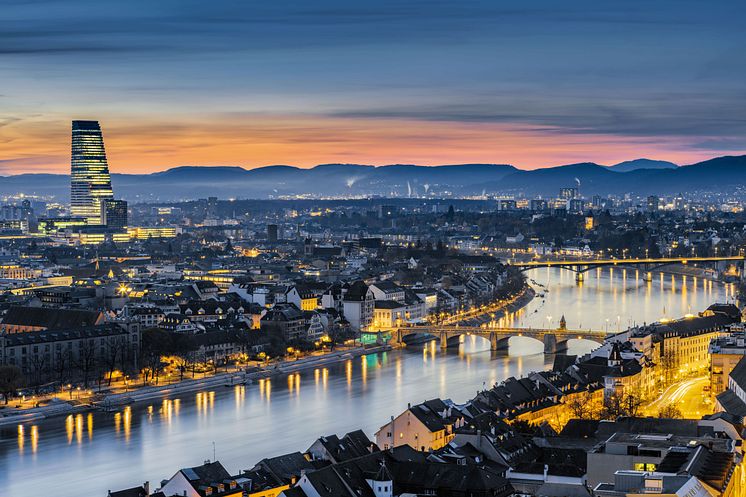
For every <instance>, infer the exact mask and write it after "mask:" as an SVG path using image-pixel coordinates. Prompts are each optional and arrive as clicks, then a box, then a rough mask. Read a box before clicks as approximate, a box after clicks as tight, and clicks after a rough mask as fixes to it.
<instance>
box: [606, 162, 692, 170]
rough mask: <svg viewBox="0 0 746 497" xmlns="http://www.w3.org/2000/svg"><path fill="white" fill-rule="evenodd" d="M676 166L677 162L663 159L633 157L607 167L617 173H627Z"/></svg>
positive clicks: (674, 167)
mask: <svg viewBox="0 0 746 497" xmlns="http://www.w3.org/2000/svg"><path fill="white" fill-rule="evenodd" d="M677 167H679V166H678V164H674V163H673V162H668V161H664V160H652V159H635V160H628V161H624V162H620V163H619V164H614V165H613V166H609V169H611V170H612V171H616V172H618V173H628V172H630V171H636V170H638V169H676V168H677Z"/></svg>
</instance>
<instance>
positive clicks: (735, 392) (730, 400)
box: [715, 358, 746, 418]
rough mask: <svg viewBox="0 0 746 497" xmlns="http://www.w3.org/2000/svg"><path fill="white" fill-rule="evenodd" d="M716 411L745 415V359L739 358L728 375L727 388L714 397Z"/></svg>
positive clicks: (742, 416) (739, 415)
mask: <svg viewBox="0 0 746 497" xmlns="http://www.w3.org/2000/svg"><path fill="white" fill-rule="evenodd" d="M716 400H717V402H716V403H715V410H716V411H725V412H727V413H728V414H732V415H734V416H738V417H740V418H744V417H746V359H745V358H741V360H740V361H738V364H736V366H735V367H734V368H733V370H732V371H731V372H730V374H729V375H728V388H727V389H726V390H725V391H723V392H721V393H720V394H719V395H718V396H717V397H716Z"/></svg>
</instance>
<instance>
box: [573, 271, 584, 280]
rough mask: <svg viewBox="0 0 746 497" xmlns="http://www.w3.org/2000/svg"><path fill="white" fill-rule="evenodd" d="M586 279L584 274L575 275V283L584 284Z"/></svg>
mask: <svg viewBox="0 0 746 497" xmlns="http://www.w3.org/2000/svg"><path fill="white" fill-rule="evenodd" d="M584 279H585V276H584V275H583V273H580V272H578V273H575V282H576V283H582V282H583V280H584Z"/></svg>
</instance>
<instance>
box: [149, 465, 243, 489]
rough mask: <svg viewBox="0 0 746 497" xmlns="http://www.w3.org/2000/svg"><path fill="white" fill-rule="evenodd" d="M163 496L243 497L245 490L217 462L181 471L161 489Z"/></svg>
mask: <svg viewBox="0 0 746 497" xmlns="http://www.w3.org/2000/svg"><path fill="white" fill-rule="evenodd" d="M160 492H161V493H163V495H180V496H185V497H208V496H215V497H242V496H243V488H242V487H240V486H239V485H238V482H237V478H234V477H232V476H231V475H230V474H229V473H228V471H226V470H225V468H224V467H223V465H222V464H220V463H219V462H217V461H215V462H213V463H211V462H209V461H208V462H206V463H205V464H203V465H202V466H197V467H194V468H184V469H180V470H179V471H178V472H177V473H176V474H175V475H174V476H172V477H171V478H170V479H169V480H168V481H167V482H166V483H165V484H164V485H163V486H162V487H161V488H160Z"/></svg>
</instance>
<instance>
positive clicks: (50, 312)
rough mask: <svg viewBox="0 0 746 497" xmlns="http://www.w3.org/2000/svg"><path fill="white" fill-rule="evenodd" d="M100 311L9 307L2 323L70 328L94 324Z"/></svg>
mask: <svg viewBox="0 0 746 497" xmlns="http://www.w3.org/2000/svg"><path fill="white" fill-rule="evenodd" d="M100 316H101V313H100V312H96V311H85V310H80V309H50V308H46V307H21V306H18V307H11V308H10V309H8V312H7V313H5V316H3V324H12V325H18V326H33V327H41V328H47V329H52V328H72V327H75V326H91V325H94V324H96V321H98V319H99V318H100Z"/></svg>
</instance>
